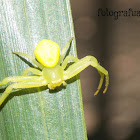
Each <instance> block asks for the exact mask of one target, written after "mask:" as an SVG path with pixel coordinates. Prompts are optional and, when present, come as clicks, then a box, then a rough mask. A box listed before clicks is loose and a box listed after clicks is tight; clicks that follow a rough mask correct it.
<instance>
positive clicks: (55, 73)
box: [43, 65, 64, 88]
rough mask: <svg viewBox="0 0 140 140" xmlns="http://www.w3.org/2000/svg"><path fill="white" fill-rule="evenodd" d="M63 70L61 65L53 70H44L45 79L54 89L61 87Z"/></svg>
mask: <svg viewBox="0 0 140 140" xmlns="http://www.w3.org/2000/svg"><path fill="white" fill-rule="evenodd" d="M63 71H64V70H63V68H62V67H61V66H60V65H56V66H55V67H52V68H47V67H45V68H44V69H43V77H44V79H46V81H47V82H48V83H49V84H50V85H51V86H52V87H53V88H55V87H57V86H60V85H61V84H62V82H63Z"/></svg>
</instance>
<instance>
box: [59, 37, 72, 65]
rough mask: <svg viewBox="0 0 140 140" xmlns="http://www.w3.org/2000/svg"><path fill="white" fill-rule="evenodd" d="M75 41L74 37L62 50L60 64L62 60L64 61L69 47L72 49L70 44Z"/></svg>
mask: <svg viewBox="0 0 140 140" xmlns="http://www.w3.org/2000/svg"><path fill="white" fill-rule="evenodd" d="M73 39H74V37H72V38H71V39H70V40H69V41H68V42H67V43H66V45H65V46H64V48H63V49H62V53H61V55H60V58H59V63H61V62H62V60H63V59H64V57H65V55H66V53H67V51H68V49H69V47H70V43H71V42H72V40H73Z"/></svg>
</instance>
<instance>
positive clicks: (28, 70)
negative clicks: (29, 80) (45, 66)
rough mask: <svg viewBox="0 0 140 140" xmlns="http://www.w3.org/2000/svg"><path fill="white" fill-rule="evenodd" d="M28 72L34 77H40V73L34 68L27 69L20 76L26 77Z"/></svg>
mask: <svg viewBox="0 0 140 140" xmlns="http://www.w3.org/2000/svg"><path fill="white" fill-rule="evenodd" d="M29 72H32V73H34V74H36V75H42V72H41V71H40V70H38V69H36V68H27V69H26V70H25V71H24V73H23V74H22V75H23V76H26V75H27V74H28V73H29Z"/></svg>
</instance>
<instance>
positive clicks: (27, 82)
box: [0, 38, 109, 105]
mask: <svg viewBox="0 0 140 140" xmlns="http://www.w3.org/2000/svg"><path fill="white" fill-rule="evenodd" d="M72 40H73V38H71V39H70V40H69V41H68V43H67V44H66V45H65V47H64V48H63V50H62V52H61V53H60V48H59V46H58V44H57V43H55V42H53V41H51V40H47V39H43V40H42V41H40V42H39V44H38V45H37V46H36V48H35V51H34V53H35V58H36V59H35V58H34V57H32V56H30V55H28V54H25V53H20V52H13V53H14V54H17V55H20V56H24V57H27V58H28V59H30V60H31V61H32V62H33V64H35V65H36V66H37V67H38V68H36V67H34V68H31V67H29V68H27V69H26V70H25V71H24V73H23V75H22V76H15V77H7V78H5V79H3V80H2V81H1V82H0V86H1V85H5V84H7V83H8V82H14V83H13V84H11V85H9V86H8V87H7V88H6V90H5V91H4V93H3V94H2V96H1V97H0V105H1V104H2V103H3V102H4V100H5V99H6V97H7V96H8V95H9V93H10V92H11V91H12V89H20V88H32V87H41V86H47V85H48V88H50V89H55V88H56V87H57V86H60V85H61V84H63V85H64V86H65V85H66V82H65V81H66V80H68V79H70V78H72V77H74V76H75V75H77V74H78V73H80V72H81V71H82V70H84V69H85V68H86V67H88V66H89V65H91V66H93V67H95V68H96V69H97V70H98V72H99V74H100V76H101V78H100V83H99V86H98V88H97V91H96V92H95V93H94V95H97V93H98V92H99V90H100V89H101V86H102V83H103V80H104V75H105V76H106V88H105V89H104V91H103V93H105V92H106V90H107V88H108V84H109V76H108V71H107V70H106V69H104V68H103V67H102V66H101V65H100V64H99V63H98V61H97V59H96V58H95V57H93V56H86V57H84V58H82V59H78V58H77V57H73V56H70V55H69V56H66V53H67V50H68V48H69V46H70V43H71V41H72ZM69 60H73V61H74V63H73V64H72V65H70V66H69V67H68V68H66V67H67V64H68V63H69ZM29 72H32V73H34V75H31V76H28V75H27V74H28V73H29Z"/></svg>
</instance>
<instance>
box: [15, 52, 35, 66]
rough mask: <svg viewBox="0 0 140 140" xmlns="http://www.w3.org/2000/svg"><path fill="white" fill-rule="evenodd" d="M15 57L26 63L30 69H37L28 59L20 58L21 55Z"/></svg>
mask: <svg viewBox="0 0 140 140" xmlns="http://www.w3.org/2000/svg"><path fill="white" fill-rule="evenodd" d="M15 55H16V56H18V57H19V58H20V59H21V60H22V61H23V62H25V63H26V64H27V65H28V66H29V67H32V68H34V67H35V66H34V65H33V64H32V63H31V62H30V61H28V60H26V58H24V57H22V56H20V55H18V54H15Z"/></svg>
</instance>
